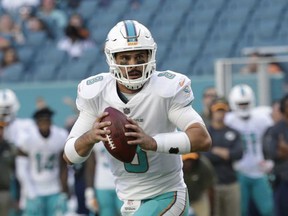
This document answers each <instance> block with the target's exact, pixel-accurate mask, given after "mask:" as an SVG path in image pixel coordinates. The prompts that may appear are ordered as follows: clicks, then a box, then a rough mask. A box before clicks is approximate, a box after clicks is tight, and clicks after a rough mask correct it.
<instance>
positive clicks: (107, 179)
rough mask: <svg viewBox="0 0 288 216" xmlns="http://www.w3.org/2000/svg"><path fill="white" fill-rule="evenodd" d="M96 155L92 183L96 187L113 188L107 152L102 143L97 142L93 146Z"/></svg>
mask: <svg viewBox="0 0 288 216" xmlns="http://www.w3.org/2000/svg"><path fill="white" fill-rule="evenodd" d="M93 150H94V153H95V156H96V167H95V178H94V185H95V187H96V188H97V189H105V190H106V189H108V190H109V189H112V190H115V182H114V176H113V175H112V172H111V169H110V164H109V152H108V151H107V150H106V148H105V146H104V144H103V143H102V142H101V143H98V144H97V145H95V146H94V148H93Z"/></svg>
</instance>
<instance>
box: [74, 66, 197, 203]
mask: <svg viewBox="0 0 288 216" xmlns="http://www.w3.org/2000/svg"><path fill="white" fill-rule="evenodd" d="M193 99H194V96H193V92H192V89H191V81H190V80H189V79H188V78H187V77H186V76H184V75H182V74H179V73H175V72H172V71H164V72H155V73H154V74H153V75H152V77H151V78H150V79H149V81H148V82H147V83H146V84H145V85H144V87H143V88H142V90H141V91H140V92H138V93H137V94H135V95H134V96H133V97H132V98H131V99H130V100H129V101H128V102H127V103H124V102H123V101H122V100H121V99H120V98H119V96H118V94H117V88H116V80H115V79H114V78H112V76H111V75H110V74H109V73H103V74H99V75H96V76H93V77H90V78H88V79H85V80H83V81H82V82H81V83H80V84H79V86H78V97H77V100H76V104H77V107H78V109H79V110H80V116H81V112H85V113H86V114H87V115H88V116H89V115H90V117H91V118H89V119H86V120H85V122H84V120H81V119H78V120H77V122H76V124H75V125H77V126H75V125H74V127H75V129H74V128H72V130H71V134H70V136H71V137H79V136H80V135H82V134H83V133H84V132H86V131H87V130H89V129H91V128H92V125H93V122H94V121H95V119H96V116H98V115H99V114H101V113H102V112H103V111H104V109H105V108H106V107H109V106H111V107H114V108H116V109H118V110H120V111H121V112H123V113H125V114H126V115H127V116H128V117H130V118H132V119H134V120H135V121H137V122H138V124H139V125H140V127H141V128H142V129H143V130H144V131H145V133H147V134H149V135H150V136H154V135H156V134H159V133H167V132H168V133H169V132H175V131H176V130H177V128H179V129H180V130H185V129H186V127H187V126H188V125H187V124H189V123H191V122H201V123H203V120H202V119H201V117H200V116H199V115H198V114H197V113H196V112H194V114H193V115H192V116H191V118H189V117H188V119H187V118H186V119H185V121H187V123H186V125H185V126H183V125H184V124H183V122H179V118H177V119H176V118H174V117H175V116H174V117H173V118H172V117H171V113H172V112H173V109H174V110H175V109H181V108H183V107H186V106H191V102H192V101H193ZM188 122H189V123H188ZM175 142H177V140H175ZM96 145H97V144H96ZM109 161H110V167H111V171H112V173H113V175H114V177H115V183H116V192H117V195H118V197H119V198H120V199H122V200H127V199H130V200H142V199H147V198H152V197H154V196H157V195H159V194H162V193H165V192H170V191H175V190H177V189H183V188H186V185H185V183H184V180H183V173H182V160H181V156H180V155H175V154H164V153H157V152H152V151H144V150H141V149H140V148H139V147H138V150H137V154H136V155H135V158H134V160H133V161H132V162H131V163H123V162H120V161H119V160H117V159H115V158H113V157H112V156H111V155H110V154H109Z"/></svg>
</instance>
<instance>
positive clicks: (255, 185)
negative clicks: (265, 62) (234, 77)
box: [225, 84, 273, 216]
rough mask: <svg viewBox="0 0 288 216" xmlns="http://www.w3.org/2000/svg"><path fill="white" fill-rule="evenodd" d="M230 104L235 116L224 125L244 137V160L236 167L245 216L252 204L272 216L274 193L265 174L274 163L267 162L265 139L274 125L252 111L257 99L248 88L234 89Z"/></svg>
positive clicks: (262, 115)
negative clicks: (263, 140) (264, 149)
mask: <svg viewBox="0 0 288 216" xmlns="http://www.w3.org/2000/svg"><path fill="white" fill-rule="evenodd" d="M229 104H230V107H231V109H232V112H230V113H227V115H226V117H225V122H226V124H227V125H228V126H230V127H231V128H234V129H235V130H237V131H239V132H240V133H241V136H242V142H243V157H242V159H240V160H239V161H238V162H237V163H235V169H236V170H237V171H238V177H239V182H240V187H241V211H242V216H246V215H248V210H249V202H250V200H251V201H252V202H254V204H255V206H256V208H257V210H258V212H259V213H260V215H263V216H272V215H273V201H272V190H271V188H270V185H269V182H268V179H267V176H266V173H267V172H269V171H271V169H272V166H273V163H272V161H266V160H265V159H264V156H263V144H262V138H263V135H264V133H265V132H266V130H267V128H268V127H269V126H271V125H272V124H273V122H272V120H271V118H269V117H268V116H269V115H268V114H265V112H264V113H263V112H260V111H259V110H260V109H258V112H254V111H253V109H254V107H255V95H254V92H253V90H252V88H251V87H250V86H248V85H246V84H239V85H236V86H234V87H233V88H232V90H231V92H230V95H229Z"/></svg>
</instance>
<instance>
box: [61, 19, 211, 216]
mask: <svg viewBox="0 0 288 216" xmlns="http://www.w3.org/2000/svg"><path fill="white" fill-rule="evenodd" d="M156 49H157V45H156V43H155V42H154V39H153V37H152V35H151V33H150V31H149V30H148V29H147V28H146V27H145V26H143V25H142V24H140V23H139V22H137V21H134V20H125V21H121V22H119V23H118V24H116V26H115V27H113V28H112V29H111V30H110V32H109V33H108V36H107V39H106V43H105V54H106V58H107V63H108V65H109V67H110V73H101V74H99V75H96V76H93V77H90V78H88V79H85V80H83V81H82V82H81V83H80V84H79V86H78V97H77V100H76V103H77V107H78V109H79V111H80V114H79V117H78V119H77V121H76V123H75V125H74V127H73V128H72V130H71V132H70V135H69V138H68V140H67V142H66V145H65V154H64V158H65V160H66V161H67V162H68V163H81V162H83V161H85V160H86V159H87V157H88V156H89V154H90V152H91V150H92V148H93V146H94V145H95V144H96V145H97V143H99V142H100V141H107V138H105V137H106V136H105V135H107V134H109V133H110V131H109V130H104V128H105V127H106V126H108V125H110V123H111V122H101V119H102V118H103V117H104V116H106V115H108V113H103V111H104V109H105V108H106V107H108V106H112V107H114V108H116V109H118V110H120V111H121V112H124V113H125V114H126V115H127V116H128V117H129V121H130V124H127V125H126V127H127V128H129V129H132V130H133V131H134V132H129V133H126V136H131V137H135V140H134V141H129V142H128V144H129V145H138V150H137V155H136V156H135V158H134V160H133V161H132V162H131V163H123V162H120V161H119V160H117V159H115V158H113V157H112V156H110V157H109V162H110V167H111V171H112V173H113V175H114V177H115V184H116V192H117V195H118V197H119V198H120V199H121V200H122V201H124V204H123V206H122V208H121V212H122V215H138V216H140V215H145V216H149V215H151V216H152V215H153V216H154V215H187V213H188V208H189V202H188V200H187V197H188V196H187V189H186V185H185V183H184V180H183V173H182V160H181V154H185V153H189V152H196V151H207V150H208V149H209V148H210V146H211V138H210V136H209V133H208V132H207V129H206V127H205V124H204V123H203V120H202V118H201V117H200V115H199V114H198V113H197V112H196V111H195V110H194V109H193V108H192V106H191V103H192V101H193V99H194V96H193V92H192V89H191V81H190V80H189V79H188V78H187V77H186V76H184V75H182V74H179V73H176V72H172V71H162V72H157V71H155V70H156V60H155V55H156ZM177 128H178V129H179V131H178V130H177Z"/></svg>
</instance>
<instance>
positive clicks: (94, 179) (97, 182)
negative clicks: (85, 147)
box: [85, 143, 122, 216]
mask: <svg viewBox="0 0 288 216" xmlns="http://www.w3.org/2000/svg"><path fill="white" fill-rule="evenodd" d="M93 151H94V154H91V155H90V157H89V158H88V160H87V162H86V163H85V166H86V169H85V171H86V178H89V179H87V188H86V190H85V199H86V206H87V208H88V209H89V210H90V211H91V213H90V215H91V216H92V215H94V214H95V212H98V213H99V215H101V216H110V215H115V216H119V215H120V208H121V206H122V202H121V201H120V200H119V198H118V197H117V194H116V191H115V183H114V177H113V175H112V172H111V170H110V165H109V159H108V157H109V153H108V151H107V150H106V148H105V147H104V145H103V143H99V144H97V145H95V146H94V149H93ZM95 165H96V166H95ZM98 205H99V206H98Z"/></svg>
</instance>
